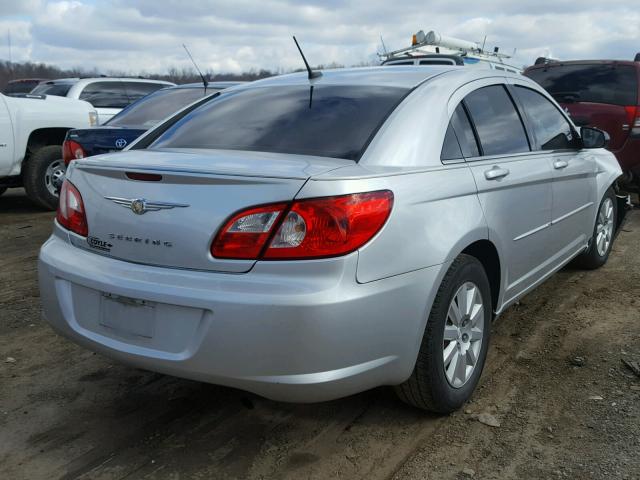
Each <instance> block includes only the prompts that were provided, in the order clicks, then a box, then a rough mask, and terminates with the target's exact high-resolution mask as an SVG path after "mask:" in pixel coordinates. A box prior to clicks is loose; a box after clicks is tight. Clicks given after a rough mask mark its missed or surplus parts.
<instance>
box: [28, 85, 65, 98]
mask: <svg viewBox="0 0 640 480" xmlns="http://www.w3.org/2000/svg"><path fill="white" fill-rule="evenodd" d="M72 86H73V84H72V83H41V84H40V85H38V86H37V87H35V88H34V89H33V90H31V93H33V94H34V95H54V96H56V97H66V96H67V93H69V90H71V87H72Z"/></svg>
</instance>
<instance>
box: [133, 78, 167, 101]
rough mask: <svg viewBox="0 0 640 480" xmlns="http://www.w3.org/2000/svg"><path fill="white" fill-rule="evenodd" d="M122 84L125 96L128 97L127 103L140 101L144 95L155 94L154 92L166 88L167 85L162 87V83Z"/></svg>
mask: <svg viewBox="0 0 640 480" xmlns="http://www.w3.org/2000/svg"><path fill="white" fill-rule="evenodd" d="M122 83H123V84H124V88H125V89H126V91H127V96H128V97H129V103H133V102H135V101H136V100H139V99H141V98H142V97H144V96H145V95H148V94H149V93H152V92H155V91H156V90H160V89H161V88H165V87H168V86H169V85H164V84H162V83H146V82H122Z"/></svg>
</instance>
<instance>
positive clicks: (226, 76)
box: [0, 60, 284, 90]
mask: <svg viewBox="0 0 640 480" xmlns="http://www.w3.org/2000/svg"><path fill="white" fill-rule="evenodd" d="M281 73H284V72H281V71H271V70H264V69H260V70H253V69H252V70H249V71H248V72H243V73H238V74H236V73H214V72H213V71H212V70H207V71H205V72H203V75H204V76H205V77H206V78H207V80H208V81H212V82H215V81H253V80H259V79H261V78H266V77H271V76H273V75H278V74H281ZM101 75H106V76H109V77H141V78H151V79H155V80H166V81H169V82H173V83H177V84H181V83H192V82H200V81H201V79H200V76H199V75H198V74H197V73H196V71H195V70H194V69H193V68H182V69H178V68H175V67H172V68H169V69H168V70H167V72H166V73H161V74H157V73H145V72H139V73H133V74H132V73H130V72H121V71H109V72H103V71H100V70H98V69H95V68H94V69H90V70H88V69H79V68H72V69H63V68H58V67H56V66H53V65H47V64H45V63H33V62H19V63H18V62H8V61H6V60H0V90H3V89H4V87H5V86H6V85H7V83H8V82H9V81H10V80H17V79H20V78H42V79H47V80H53V79H56V78H69V77H80V78H82V77H99V76H101Z"/></svg>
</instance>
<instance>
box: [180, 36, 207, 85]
mask: <svg viewBox="0 0 640 480" xmlns="http://www.w3.org/2000/svg"><path fill="white" fill-rule="evenodd" d="M182 46H183V48H184V50H185V52H187V55H189V58H190V59H191V61H192V62H193V66H194V67H196V71H197V72H198V75H200V78H201V79H202V84H203V85H204V93H205V95H206V94H207V87H208V86H209V82H207V79H206V78H204V75H203V74H202V72H201V71H200V69H199V68H198V64H197V63H196V61H195V60H194V59H193V57H192V56H191V52H190V51H189V49H188V48H187V46H186V45H185V44H184V43H183V44H182Z"/></svg>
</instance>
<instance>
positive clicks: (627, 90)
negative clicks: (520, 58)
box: [525, 64, 638, 106]
mask: <svg viewBox="0 0 640 480" xmlns="http://www.w3.org/2000/svg"><path fill="white" fill-rule="evenodd" d="M525 75H526V76H527V77H529V78H532V79H533V80H535V81H536V82H538V83H539V84H540V85H541V86H542V87H543V88H544V89H545V90H546V91H547V92H549V93H550V94H551V95H552V96H553V97H554V98H555V99H556V100H557V101H559V102H565V103H570V102H591V103H608V104H613V105H623V106H629V105H637V102H638V74H637V72H636V69H635V67H633V66H631V65H607V64H591V65H589V64H585V65H555V66H554V65H549V66H545V67H544V68H535V69H532V70H529V71H527V72H525Z"/></svg>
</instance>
